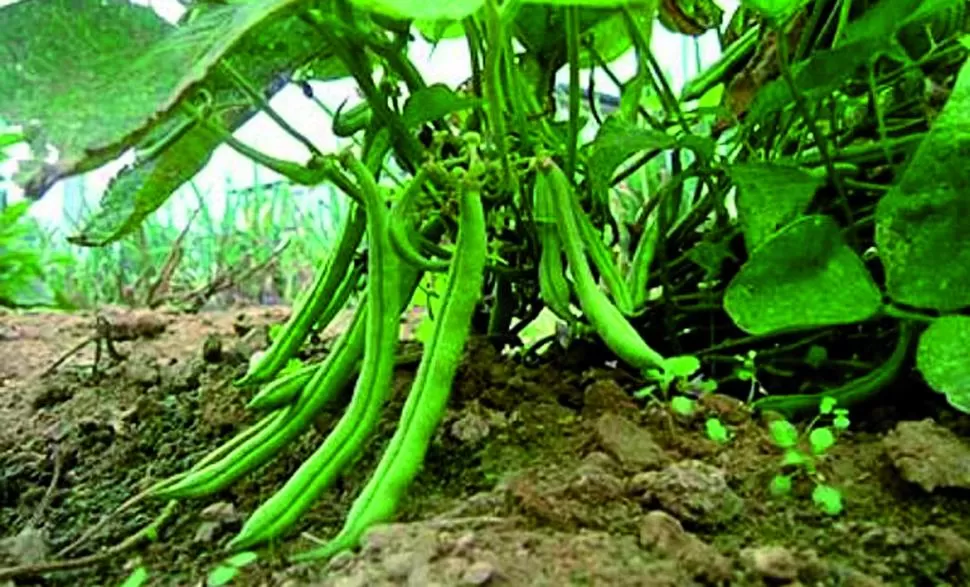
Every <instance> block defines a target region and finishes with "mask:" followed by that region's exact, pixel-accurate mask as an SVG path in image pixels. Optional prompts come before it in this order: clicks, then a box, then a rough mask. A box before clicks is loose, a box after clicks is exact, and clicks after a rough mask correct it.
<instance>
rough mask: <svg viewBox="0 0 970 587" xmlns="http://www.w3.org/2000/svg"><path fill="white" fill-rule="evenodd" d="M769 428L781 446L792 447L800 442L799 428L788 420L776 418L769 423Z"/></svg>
mask: <svg viewBox="0 0 970 587" xmlns="http://www.w3.org/2000/svg"><path fill="white" fill-rule="evenodd" d="M768 430H769V431H770V432H771V438H772V440H774V441H775V444H777V445H778V446H779V447H780V448H792V447H793V446H795V445H796V444H797V443H798V429H797V428H795V425H794V424H792V423H791V422H789V421H788V420H775V421H773V422H772V423H771V424H769V425H768Z"/></svg>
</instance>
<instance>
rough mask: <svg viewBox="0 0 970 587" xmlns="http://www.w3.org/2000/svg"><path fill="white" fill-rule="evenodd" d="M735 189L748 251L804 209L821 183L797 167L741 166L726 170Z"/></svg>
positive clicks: (754, 164) (772, 164) (752, 249)
mask: <svg viewBox="0 0 970 587" xmlns="http://www.w3.org/2000/svg"><path fill="white" fill-rule="evenodd" d="M728 175H729V176H730V177H731V179H732V180H733V181H734V183H735V184H737V186H738V199H737V202H738V216H739V220H740V222H741V228H742V230H743V231H744V242H745V245H746V247H747V249H748V252H751V251H754V250H755V249H756V248H757V247H758V245H760V244H762V243H763V242H765V241H766V240H767V239H768V238H769V237H770V236H771V235H773V234H774V233H776V232H777V231H778V230H779V229H781V228H783V227H784V226H786V225H787V224H789V223H790V222H792V221H794V220H796V219H797V218H799V217H800V216H801V215H802V214H803V213H804V212H805V210H807V209H808V206H809V204H811V202H812V199H813V198H814V197H815V191H816V190H817V189H818V188H819V186H820V185H821V184H822V180H821V179H819V178H816V177H813V176H812V175H810V174H809V173H807V172H805V171H804V170H802V169H798V168H797V167H790V166H787V165H778V164H776V163H742V164H739V165H733V166H731V167H730V168H729V169H728Z"/></svg>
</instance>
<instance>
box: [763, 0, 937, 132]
mask: <svg viewBox="0 0 970 587" xmlns="http://www.w3.org/2000/svg"><path fill="white" fill-rule="evenodd" d="M760 1H761V2H763V3H765V4H769V3H770V4H776V3H780V2H778V0H760ZM923 1H924V0H882V1H881V2H879V3H877V4H876V5H875V6H873V7H872V8H870V9H869V10H867V11H866V12H865V13H863V15H862V16H861V17H859V18H858V19H856V20H854V21H852V22H850V23H849V25H848V26H847V27H846V28H845V34H844V35H843V37H842V39H841V40H840V43H839V45H837V46H836V47H834V48H832V49H828V50H824V51H815V52H813V53H812V55H811V57H809V58H808V59H806V60H805V61H801V62H799V63H796V64H794V65H792V74H793V78H794V81H795V86H796V87H797V88H798V89H799V91H801V92H803V93H805V94H806V95H807V96H808V97H809V98H818V97H819V96H822V95H826V94H829V93H831V92H832V91H834V90H835V89H837V88H838V87H839V86H841V85H842V83H844V82H845V81H847V80H848V79H849V78H850V77H851V76H852V75H854V74H855V73H856V72H857V71H858V70H859V68H860V67H862V66H864V65H866V64H868V63H871V62H872V60H873V59H875V58H876V57H877V56H878V55H880V54H892V53H895V52H897V51H896V50H897V48H898V44H897V43H896V40H895V39H896V33H897V32H898V31H899V30H900V28H901V27H902V26H903V25H904V23H905V22H906V17H907V16H909V15H911V14H912V13H913V12H914V11H915V10H916V9H917V7H919V5H920V4H921V3H922V2H923ZM793 101H794V98H793V96H792V94H791V91H790V88H789V87H788V84H787V83H786V82H785V80H784V79H780V78H779V79H776V80H775V81H773V82H771V83H768V84H766V85H765V86H764V87H762V89H761V90H760V91H759V92H758V94H757V96H756V97H755V99H754V102H753V103H752V104H751V109H750V113H749V114H750V118H751V119H752V121H753V122H755V121H760V120H763V119H764V118H765V117H766V116H768V115H770V114H773V113H775V112H778V111H780V110H783V109H784V108H786V107H788V106H789V105H791V104H792V103H793Z"/></svg>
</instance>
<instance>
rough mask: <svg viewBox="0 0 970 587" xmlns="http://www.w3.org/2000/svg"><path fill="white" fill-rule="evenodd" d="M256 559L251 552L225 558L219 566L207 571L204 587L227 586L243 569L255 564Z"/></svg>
mask: <svg viewBox="0 0 970 587" xmlns="http://www.w3.org/2000/svg"><path fill="white" fill-rule="evenodd" d="M256 558H257V556H256V553H255V552H251V551H246V552H240V553H239V554H235V555H233V556H231V557H229V558H227V559H226V560H224V561H223V562H222V564H221V565H219V566H218V567H216V568H214V569H212V570H211V571H209V577H208V578H207V579H206V582H205V584H206V587H221V586H222V585H228V584H229V582H230V581H232V580H233V579H235V578H236V575H238V574H239V571H240V570H241V569H242V568H243V567H245V566H246V565H248V564H251V563H253V562H255V561H256Z"/></svg>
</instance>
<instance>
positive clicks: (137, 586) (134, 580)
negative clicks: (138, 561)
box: [121, 567, 148, 587]
mask: <svg viewBox="0 0 970 587" xmlns="http://www.w3.org/2000/svg"><path fill="white" fill-rule="evenodd" d="M147 580H148V569H146V568H145V567H136V568H135V570H134V571H132V572H131V574H130V575H128V578H127V579H125V581H124V583H122V584H121V587H141V586H142V585H144V584H145V581H147Z"/></svg>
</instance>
